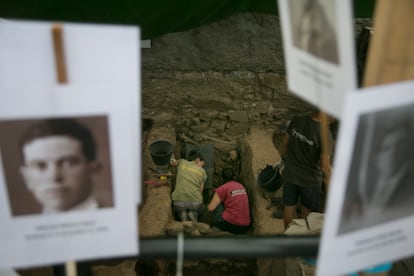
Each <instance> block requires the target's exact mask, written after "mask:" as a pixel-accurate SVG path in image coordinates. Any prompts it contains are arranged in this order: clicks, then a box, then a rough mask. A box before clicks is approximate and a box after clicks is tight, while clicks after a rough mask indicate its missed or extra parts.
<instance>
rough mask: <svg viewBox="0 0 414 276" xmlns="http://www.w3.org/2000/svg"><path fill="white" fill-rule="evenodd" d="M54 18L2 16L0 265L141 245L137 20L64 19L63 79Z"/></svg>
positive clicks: (112, 253) (130, 250)
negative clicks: (113, 23)
mask: <svg viewBox="0 0 414 276" xmlns="http://www.w3.org/2000/svg"><path fill="white" fill-rule="evenodd" d="M51 26H52V24H51V23H48V22H16V21H10V22H1V23H0V71H1V72H2V74H1V75H2V76H1V77H0V79H2V80H3V79H4V80H5V81H4V82H0V225H1V227H0V239H1V241H2V242H1V246H0V267H13V268H24V267H33V266H40V265H50V264H56V263H65V262H67V261H70V260H74V261H80V260H86V259H98V258H109V257H116V256H125V255H136V254H138V238H137V237H138V227H137V226H138V225H137V202H138V200H137V199H138V198H137V195H138V190H140V170H139V168H140V167H141V156H140V152H141V151H140V147H141V142H140V139H141V135H140V124H141V120H140V85H139V68H140V67H139V64H140V56H139V49H140V47H139V41H140V40H139V28H137V27H131V26H125V27H122V26H108V25H102V26H98V25H90V24H85V25H83V24H63V34H64V37H65V39H64V41H65V53H66V58H67V59H66V64H67V67H68V82H67V83H64V84H60V83H57V81H56V79H55V76H56V72H55V66H54V62H53V56H54V52H53V49H52V46H51V45H52V43H51V41H52V40H51ZM105 42H107V43H105ZM97 43H98V44H99V46H102V47H98V50H96V49H97V48H96V46H98V45H97ZM101 44H102V45H101ZM94 49H95V50H94ZM22 59H24V62H23V60H22ZM111 66H113V67H111ZM108 67H110V68H108ZM114 68H115V69H114ZM114 70H117V71H123V70H125V71H126V72H127V73H125V74H124V75H123V74H121V73H117V74H115V75H112V73H115V72H114ZM3 72H5V74H3ZM6 79H7V80H6Z"/></svg>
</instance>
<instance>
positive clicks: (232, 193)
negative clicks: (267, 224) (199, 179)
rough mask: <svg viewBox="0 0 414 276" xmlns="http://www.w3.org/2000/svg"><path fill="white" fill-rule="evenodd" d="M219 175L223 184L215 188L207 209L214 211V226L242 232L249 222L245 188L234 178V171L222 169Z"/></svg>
mask: <svg viewBox="0 0 414 276" xmlns="http://www.w3.org/2000/svg"><path fill="white" fill-rule="evenodd" d="M221 177H222V179H223V183H224V184H222V185H221V186H219V187H218V188H216V189H215V192H214V195H213V198H212V199H211V201H210V203H209V204H208V206H207V209H208V210H209V211H211V212H213V211H214V225H215V226H217V227H219V228H220V229H221V230H224V231H228V232H231V233H233V234H243V233H245V232H246V231H247V230H248V229H249V226H250V223H251V219H250V206H249V198H248V196H247V192H246V189H245V187H244V186H243V185H242V184H240V183H238V182H237V181H235V180H234V173H233V170H232V169H230V168H225V169H223V171H222V172H221Z"/></svg>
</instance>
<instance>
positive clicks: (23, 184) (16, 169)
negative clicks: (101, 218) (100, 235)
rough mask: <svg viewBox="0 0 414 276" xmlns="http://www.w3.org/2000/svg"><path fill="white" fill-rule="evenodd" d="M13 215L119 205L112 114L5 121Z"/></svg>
mask: <svg viewBox="0 0 414 276" xmlns="http://www.w3.org/2000/svg"><path fill="white" fill-rule="evenodd" d="M0 133H1V139H0V150H1V157H2V164H3V168H2V169H3V173H4V175H5V179H6V186H7V191H8V198H9V204H10V210H11V212H12V215H13V216H21V215H32V214H54V213H63V212H74V211H87V210H97V209H99V208H107V207H112V206H113V196H112V177H111V167H110V152H109V137H108V125H107V118H106V116H90V117H79V118H69V117H65V118H45V119H28V120H2V121H0Z"/></svg>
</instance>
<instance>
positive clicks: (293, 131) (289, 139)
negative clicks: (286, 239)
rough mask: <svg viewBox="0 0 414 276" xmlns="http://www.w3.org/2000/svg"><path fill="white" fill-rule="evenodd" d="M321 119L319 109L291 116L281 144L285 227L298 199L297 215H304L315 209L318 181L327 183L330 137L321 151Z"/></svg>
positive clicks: (329, 163) (290, 218)
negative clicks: (325, 149)
mask: <svg viewBox="0 0 414 276" xmlns="http://www.w3.org/2000/svg"><path fill="white" fill-rule="evenodd" d="M321 119H322V114H321V112H319V111H316V112H312V113H311V114H310V115H303V116H296V117H294V118H293V119H292V121H291V122H290V124H289V126H288V129H287V132H286V134H285V137H284V140H283V143H282V148H281V152H280V153H281V156H282V159H283V162H284V168H283V171H282V183H283V202H284V205H285V207H284V214H283V221H284V225H285V229H287V228H288V226H289V223H290V222H291V221H292V220H293V219H294V218H295V215H296V214H295V213H296V206H297V203H298V200H299V198H300V202H301V213H300V218H306V217H307V216H308V214H309V213H310V212H317V211H318V210H319V207H320V206H319V205H320V203H321V188H322V183H323V181H325V183H326V184H328V183H329V178H330V174H331V162H330V157H331V152H332V136H331V135H330V137H329V141H328V145H329V146H328V151H327V152H322V141H321ZM326 190H327V189H326Z"/></svg>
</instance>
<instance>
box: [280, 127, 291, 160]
mask: <svg viewBox="0 0 414 276" xmlns="http://www.w3.org/2000/svg"><path fill="white" fill-rule="evenodd" d="M288 143H289V134H287V133H285V136H284V137H283V141H282V144H281V145H280V149H279V154H280V157H281V158H283V156H284V155H285V154H286V151H287V145H288Z"/></svg>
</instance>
